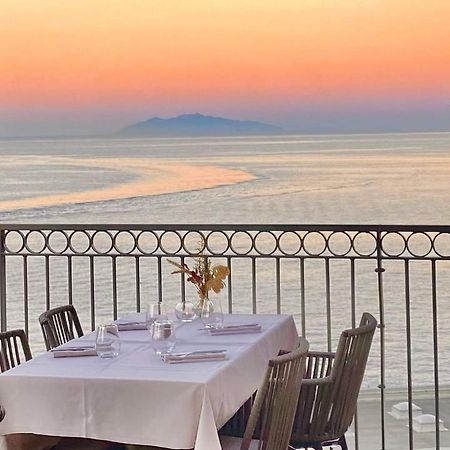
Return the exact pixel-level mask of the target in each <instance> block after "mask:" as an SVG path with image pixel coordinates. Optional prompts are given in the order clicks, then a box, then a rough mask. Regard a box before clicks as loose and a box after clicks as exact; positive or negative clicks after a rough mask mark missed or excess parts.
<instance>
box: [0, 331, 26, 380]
mask: <svg viewBox="0 0 450 450" xmlns="http://www.w3.org/2000/svg"><path fill="white" fill-rule="evenodd" d="M29 359H31V350H30V345H29V343H28V339H27V335H26V334H25V331H24V330H10V331H4V332H3V333H0V370H1V371H2V372H5V371H6V370H9V369H12V368H13V367H16V366H18V365H19V364H21V363H22V362H24V361H28V360H29Z"/></svg>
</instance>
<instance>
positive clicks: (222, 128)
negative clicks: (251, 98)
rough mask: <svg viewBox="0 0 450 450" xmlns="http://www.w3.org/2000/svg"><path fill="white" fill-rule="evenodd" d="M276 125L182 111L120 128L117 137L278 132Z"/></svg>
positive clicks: (235, 134) (234, 134)
mask: <svg viewBox="0 0 450 450" xmlns="http://www.w3.org/2000/svg"><path fill="white" fill-rule="evenodd" d="M283 132H284V130H283V129H282V128H280V127H277V126H274V125H269V124H266V123H262V122H254V121H247V120H232V119H225V118H223V117H213V116H204V115H203V114H198V113H196V114H183V115H181V116H177V117H172V118H169V119H161V118H159V117H154V118H152V119H148V120H145V121H144V122H138V123H135V124H132V125H129V126H127V127H125V128H123V129H121V130H120V131H119V132H118V133H117V135H118V136H120V137H194V136H199V137H200V136H252V135H253V136H255V135H256V136H257V135H270V134H282V133H283Z"/></svg>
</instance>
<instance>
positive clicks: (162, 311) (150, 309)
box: [146, 303, 167, 332]
mask: <svg viewBox="0 0 450 450" xmlns="http://www.w3.org/2000/svg"><path fill="white" fill-rule="evenodd" d="M156 320H167V313H166V308H165V307H164V305H163V304H162V303H149V304H148V305H147V316H146V323H147V329H148V330H149V331H150V332H151V330H150V329H151V326H152V324H153V322H155V321H156Z"/></svg>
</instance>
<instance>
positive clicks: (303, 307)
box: [300, 258, 306, 337]
mask: <svg viewBox="0 0 450 450" xmlns="http://www.w3.org/2000/svg"><path fill="white" fill-rule="evenodd" d="M300 308H301V312H302V336H303V337H305V336H306V301H305V258H300Z"/></svg>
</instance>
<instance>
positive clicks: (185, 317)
mask: <svg viewBox="0 0 450 450" xmlns="http://www.w3.org/2000/svg"><path fill="white" fill-rule="evenodd" d="M175 316H176V318H177V319H178V320H180V321H181V322H192V321H193V320H195V319H196V318H197V313H196V308H195V306H194V304H193V303H192V302H188V301H186V300H185V301H184V302H179V303H177V305H176V306H175Z"/></svg>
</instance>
